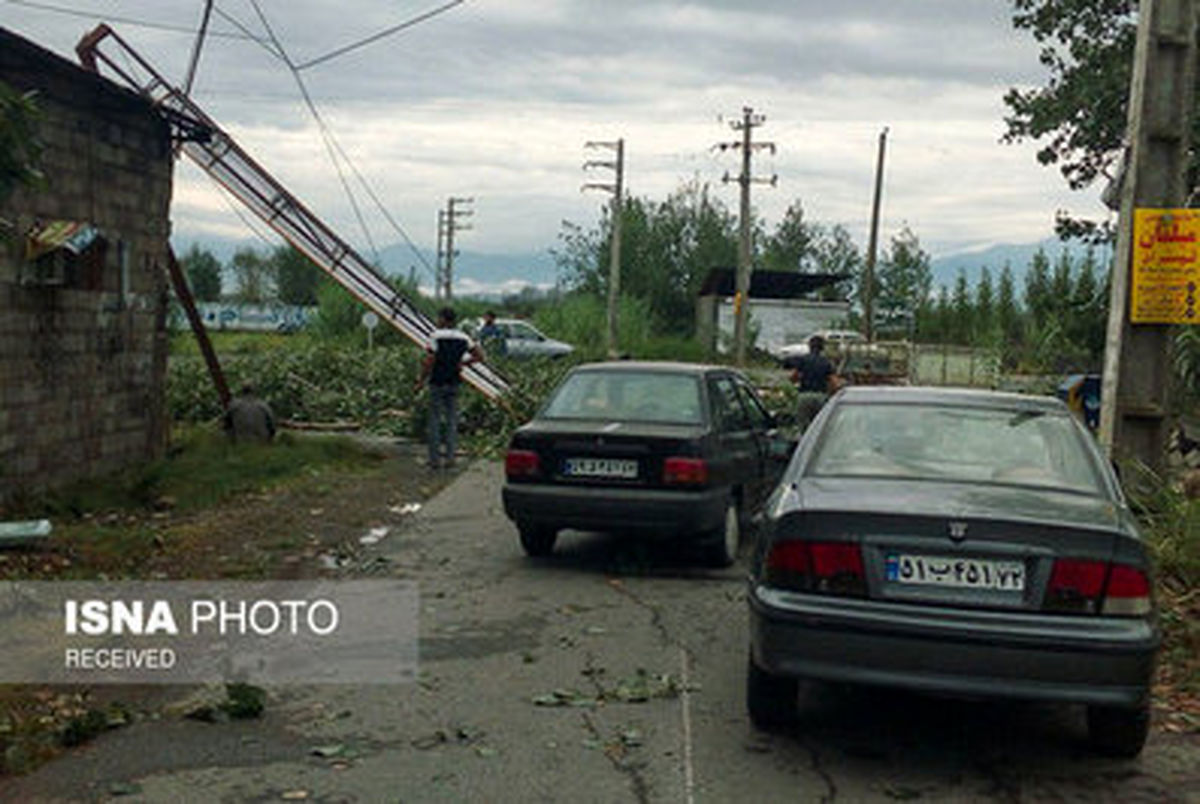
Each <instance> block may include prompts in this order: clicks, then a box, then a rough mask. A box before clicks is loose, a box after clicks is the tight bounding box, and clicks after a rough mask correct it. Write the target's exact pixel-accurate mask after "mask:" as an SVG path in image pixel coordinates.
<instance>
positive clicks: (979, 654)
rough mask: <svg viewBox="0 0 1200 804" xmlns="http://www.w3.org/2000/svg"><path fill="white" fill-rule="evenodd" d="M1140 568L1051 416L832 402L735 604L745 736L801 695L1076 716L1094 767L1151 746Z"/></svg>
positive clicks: (1098, 471)
mask: <svg viewBox="0 0 1200 804" xmlns="http://www.w3.org/2000/svg"><path fill="white" fill-rule="evenodd" d="M1151 578H1152V576H1151V568H1150V559H1149V556H1148V554H1147V550H1146V545H1145V544H1144V543H1143V541H1142V539H1141V538H1140V536H1139V534H1138V530H1137V527H1136V525H1135V522H1134V518H1133V515H1132V514H1131V513H1130V510H1129V507H1128V506H1127V505H1126V502H1125V498H1124V497H1123V495H1122V492H1121V488H1120V486H1119V484H1118V482H1117V479H1116V477H1115V476H1114V473H1113V472H1112V470H1111V468H1110V466H1109V464H1108V462H1107V461H1106V460H1105V459H1104V457H1103V455H1102V454H1101V452H1100V451H1099V449H1098V448H1097V446H1096V444H1095V441H1094V439H1093V438H1092V436H1091V434H1090V433H1088V432H1087V431H1085V430H1084V429H1083V427H1082V425H1080V424H1079V422H1078V421H1076V420H1075V419H1074V418H1073V417H1072V416H1071V415H1070V413H1069V411H1068V410H1067V408H1066V406H1064V405H1063V404H1062V403H1061V402H1059V401H1058V400H1055V399H1049V398H1040V397H1026V396H1018V395H1015V394H1004V393H995V392H981V391H965V390H953V389H935V388H883V387H875V388H869V387H866V388H847V389H846V390H844V391H842V392H841V393H839V394H838V395H837V396H835V397H834V398H833V399H832V400H830V402H829V403H828V404H826V406H825V408H824V410H823V411H822V412H821V414H820V415H819V416H818V417H817V419H816V420H815V421H814V422H813V425H812V427H811V428H810V430H809V431H808V432H807V433H806V434H805V436H804V439H803V441H802V442H801V443H800V446H799V448H798V449H797V450H796V454H795V456H794V458H793V460H792V462H791V464H790V465H789V466H788V469H787V471H786V472H785V473H784V476H783V480H782V482H781V483H780V485H779V488H778V489H777V491H776V493H775V494H774V496H773V497H772V499H771V501H770V503H769V504H768V514H767V517H766V520H765V523H764V526H763V528H762V531H761V534H760V539H759V541H758V544H757V549H756V551H755V560H754V564H753V569H752V572H751V580H750V589H749V594H748V599H749V603H750V663H749V671H748V677H747V687H746V692H747V704H748V708H749V711H750V717H751V719H752V720H753V721H754V722H755V723H756V724H757V725H760V726H768V725H773V724H776V723H778V722H779V721H781V720H787V719H789V718H791V717H792V716H793V715H794V713H795V707H796V694H797V682H798V681H799V680H800V679H815V680H821V681H836V682H849V683H861V684H871V685H881V686H890V687H904V688H908V689H912V690H919V691H925V692H933V693H938V694H949V695H963V696H970V697H975V696H986V697H999V698H1014V699H1019V698H1024V699H1033V700H1043V701H1059V702H1064V703H1075V704H1084V705H1086V707H1087V716H1088V717H1087V720H1088V733H1089V737H1090V738H1091V741H1092V743H1093V745H1094V746H1095V748H1097V749H1098V750H1099V751H1101V752H1103V753H1106V754H1113V755H1120V756H1131V755H1134V754H1136V753H1138V752H1139V751H1140V750H1141V748H1142V745H1143V743H1144V742H1145V739H1146V732H1147V723H1148V717H1149V700H1150V683H1151V679H1152V677H1153V670H1154V660H1155V653H1156V650H1157V648H1158V643H1159V632H1158V627H1157V624H1156V619H1155V610H1154V601H1153V597H1152V590H1153V584H1152V580H1151Z"/></svg>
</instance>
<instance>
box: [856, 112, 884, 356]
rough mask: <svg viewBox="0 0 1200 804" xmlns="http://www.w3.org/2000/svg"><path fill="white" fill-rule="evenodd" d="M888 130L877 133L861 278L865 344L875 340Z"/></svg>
mask: <svg viewBox="0 0 1200 804" xmlns="http://www.w3.org/2000/svg"><path fill="white" fill-rule="evenodd" d="M887 135H888V130H887V128H886V127H885V128H884V129H883V131H881V132H879V156H878V157H877V158H876V160H875V200H874V201H872V202H871V235H870V238H869V241H868V243H867V268H866V275H865V276H864V277H863V298H862V303H863V316H864V318H865V319H866V322H867V329H866V332H865V333H863V334H865V335H866V336H867V343H871V342H872V341H874V340H875V252H876V251H877V249H878V247H879V203H880V201H881V200H882V199H883V156H884V153H885V152H886V150H887Z"/></svg>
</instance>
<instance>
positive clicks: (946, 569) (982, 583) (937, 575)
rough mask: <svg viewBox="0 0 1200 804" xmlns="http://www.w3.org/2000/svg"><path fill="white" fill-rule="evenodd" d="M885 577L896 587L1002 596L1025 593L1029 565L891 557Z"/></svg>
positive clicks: (910, 556)
mask: <svg viewBox="0 0 1200 804" xmlns="http://www.w3.org/2000/svg"><path fill="white" fill-rule="evenodd" d="M884 577H885V578H887V580H889V581H891V582H893V583H900V584H911V585H915V586H948V587H952V588H956V589H989V590H994V591H999V592H1022V591H1024V590H1025V565H1024V564H1023V563H1022V562H1020V561H999V560H996V559H991V558H950V557H946V556H929V555H917V554H914V553H890V554H888V556H887V557H886V559H885V561H884Z"/></svg>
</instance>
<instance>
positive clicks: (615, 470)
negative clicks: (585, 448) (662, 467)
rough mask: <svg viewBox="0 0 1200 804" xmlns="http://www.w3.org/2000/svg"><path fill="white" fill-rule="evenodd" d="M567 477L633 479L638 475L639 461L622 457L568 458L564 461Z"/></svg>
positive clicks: (564, 470) (564, 471)
mask: <svg viewBox="0 0 1200 804" xmlns="http://www.w3.org/2000/svg"><path fill="white" fill-rule="evenodd" d="M563 474H564V475H566V476H567V477H615V478H620V479H622V480H633V479H634V478H636V477H637V476H638V462H637V461H633V460H625V459H621V458H567V459H566V460H565V461H563Z"/></svg>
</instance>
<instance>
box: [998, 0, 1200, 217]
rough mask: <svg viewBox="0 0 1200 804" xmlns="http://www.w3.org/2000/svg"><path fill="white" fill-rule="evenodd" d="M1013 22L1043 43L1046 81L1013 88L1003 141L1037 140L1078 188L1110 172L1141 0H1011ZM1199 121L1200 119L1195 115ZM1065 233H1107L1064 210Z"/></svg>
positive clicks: (1045, 156) (1046, 161)
mask: <svg viewBox="0 0 1200 804" xmlns="http://www.w3.org/2000/svg"><path fill="white" fill-rule="evenodd" d="M1013 9H1014V13H1013V25H1014V26H1016V28H1018V29H1019V30H1025V31H1028V32H1029V33H1030V34H1032V36H1033V38H1034V39H1035V40H1036V41H1037V42H1038V43H1039V44H1040V45H1041V46H1042V50H1041V56H1040V61H1041V63H1042V65H1043V66H1044V67H1045V68H1046V69H1047V70H1048V71H1049V77H1048V79H1047V81H1046V84H1045V86H1043V87H1039V88H1035V89H1028V90H1022V89H1016V88H1013V89H1010V90H1009V91H1008V93H1007V94H1006V95H1005V96H1004V102H1005V104H1006V105H1007V106H1008V108H1009V110H1010V111H1011V114H1009V115H1008V116H1007V117H1006V118H1005V121H1004V122H1005V124H1006V126H1007V131H1006V133H1005V135H1004V140H1005V141H1006V142H1022V141H1025V140H1037V141H1040V142H1041V143H1042V147H1041V148H1040V149H1039V151H1038V153H1037V158H1038V161H1039V162H1041V163H1042V164H1043V165H1054V166H1056V167H1057V168H1058V169H1059V172H1060V173H1062V175H1063V178H1065V179H1066V181H1067V184H1068V185H1069V186H1070V187H1071V188H1072V189H1074V190H1078V189H1082V188H1085V187H1088V186H1090V185H1091V184H1092V183H1093V182H1095V181H1096V180H1097V179H1103V178H1105V177H1108V176H1111V175H1112V174H1113V173H1114V171H1115V164H1116V161H1117V159H1118V158H1119V157H1120V151H1121V147H1122V141H1123V139H1124V137H1125V121H1126V108H1127V106H1128V100H1129V83H1130V72H1131V69H1132V64H1133V46H1134V40H1135V38H1136V33H1137V23H1136V11H1137V0H1013ZM1197 122H1198V124H1200V120H1198V121H1197ZM1058 231H1059V234H1060V235H1062V236H1090V237H1093V238H1097V239H1100V238H1107V237H1109V236H1110V235H1111V233H1110V232H1109V231H1108V229H1107V227H1106V226H1105V225H1103V224H1098V223H1097V222H1095V221H1088V220H1076V219H1072V218H1070V217H1067V216H1065V215H1063V214H1062V213H1060V214H1059V219H1058Z"/></svg>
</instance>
